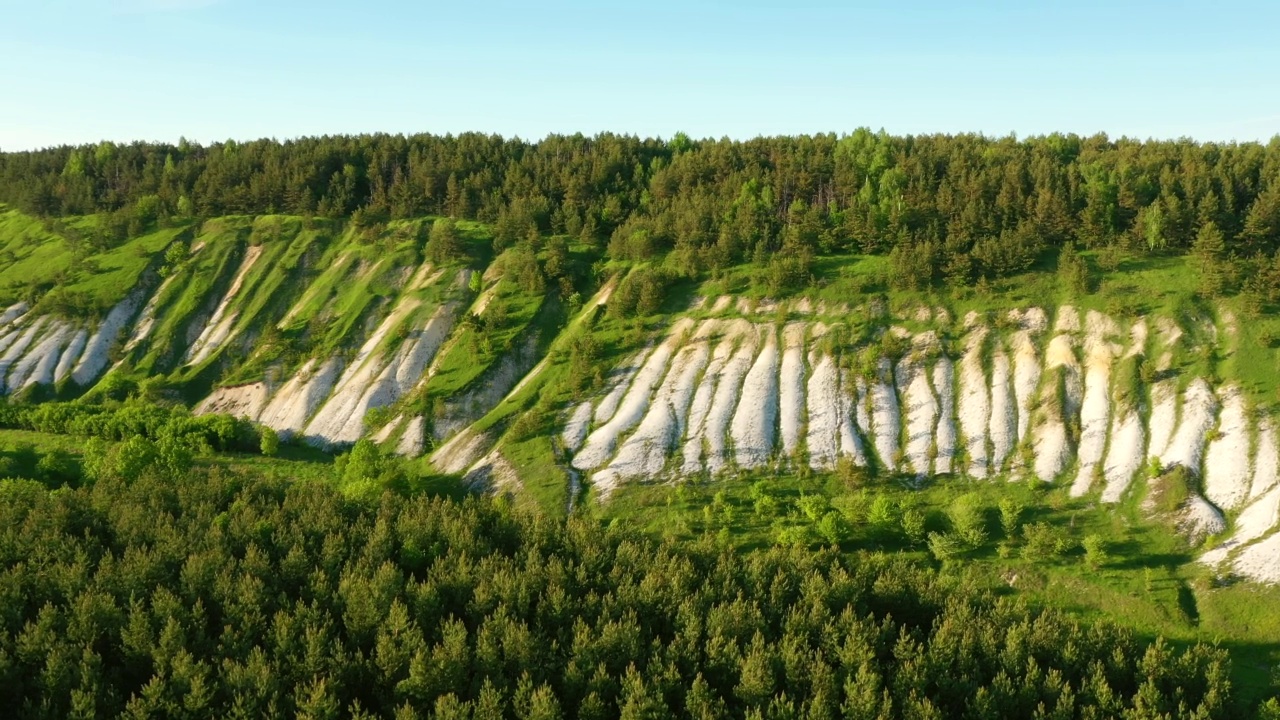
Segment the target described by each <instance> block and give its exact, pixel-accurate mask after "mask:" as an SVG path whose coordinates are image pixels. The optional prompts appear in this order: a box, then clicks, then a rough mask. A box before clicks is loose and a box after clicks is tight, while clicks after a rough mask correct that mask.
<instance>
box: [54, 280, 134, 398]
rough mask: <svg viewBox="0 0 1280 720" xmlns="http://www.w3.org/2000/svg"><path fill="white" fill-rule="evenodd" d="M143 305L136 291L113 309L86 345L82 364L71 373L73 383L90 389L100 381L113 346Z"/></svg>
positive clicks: (79, 363) (81, 359)
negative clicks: (99, 377)
mask: <svg viewBox="0 0 1280 720" xmlns="http://www.w3.org/2000/svg"><path fill="white" fill-rule="evenodd" d="M141 304H142V293H141V292H138V291H136V290H135V291H134V292H132V293H129V296H128V297H126V298H125V299H124V300H121V301H120V302H119V303H117V304H116V306H115V307H113V308H111V311H110V312H108V313H107V316H106V317H105V318H103V320H102V324H101V325H99V326H98V329H97V330H96V331H95V332H94V333H93V335H90V336H89V342H88V343H86V344H85V347H84V353H83V354H82V355H81V356H80V362H78V363H76V369H75V370H72V371H71V381H72V382H74V383H75V384H77V385H79V386H80V387H88V386H89V384H90V383H92V382H93V381H94V380H97V379H98V375H100V374H101V373H102V371H103V370H104V369H105V368H106V367H107V362H108V361H109V360H110V357H109V355H110V350H111V345H112V344H113V343H115V341H116V339H117V338H119V337H120V333H122V332H124V329H125V326H127V325H128V324H129V320H131V319H132V318H133V316H134V314H135V313H137V312H138V306H139V305H141Z"/></svg>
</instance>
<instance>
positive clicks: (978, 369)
mask: <svg viewBox="0 0 1280 720" xmlns="http://www.w3.org/2000/svg"><path fill="white" fill-rule="evenodd" d="M970 316H972V322H973V323H976V322H977V313H974V312H972V311H970V313H969V315H967V316H965V324H966V325H967V326H970V325H971V323H970ZM988 334H989V331H988V330H987V329H986V328H985V327H976V328H974V329H973V331H972V332H970V333H969V336H968V337H967V338H966V339H965V348H964V355H963V357H961V358H960V434H961V435H962V436H963V437H964V447H965V453H966V454H967V455H968V456H969V468H968V470H967V472H968V474H969V475H970V476H971V477H975V478H979V479H981V478H985V477H987V474H988V473H989V468H988V456H987V433H988V426H989V425H990V423H991V396H990V395H989V394H988V393H989V390H988V387H987V379H986V376H985V373H984V372H983V368H982V347H983V345H984V344H985V343H986V340H987V336H988ZM1004 367H1005V383H1004V385H1005V393H1004V394H1005V402H1006V404H1007V403H1008V367H1009V363H1008V361H1007V360H1005V361H1004ZM1008 409H1009V410H1012V407H1009V408H1008Z"/></svg>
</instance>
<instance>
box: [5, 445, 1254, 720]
mask: <svg viewBox="0 0 1280 720" xmlns="http://www.w3.org/2000/svg"><path fill="white" fill-rule="evenodd" d="M28 454H29V451H28ZM10 455H12V453H9V454H7V455H6V456H7V457H8V456H10ZM118 455H124V456H128V458H132V460H128V458H118V459H120V460H128V462H124V464H122V463H121V462H115V463H103V462H95V463H86V466H85V467H84V468H83V469H82V470H81V471H79V472H74V471H73V472H72V475H73V476H74V477H75V479H74V480H73V481H70V482H67V481H66V479H65V477H63V478H54V477H53V476H51V475H46V476H45V481H44V483H43V484H42V483H41V482H38V481H30V480H5V481H2V482H0V527H3V528H4V529H5V530H4V532H3V533H0V567H3V568H4V572H3V574H2V575H0V598H2V600H0V613H2V617H0V623H3V631H2V632H0V687H2V688H3V689H4V695H5V697H6V704H7V707H8V711H7V712H8V713H10V714H9V715H8V716H9V717H14V718H73V717H74V718H95V717H124V718H144V717H191V718H199V717H225V718H262V717H301V718H337V717H354V718H372V717H388V718H390V717H394V718H428V717H431V718H476V719H480V718H485V719H487V718H495V719H496V718H519V719H521V720H524V719H533V718H538V719H544V718H546V719H550V718H561V717H577V718H615V717H621V718H667V717H681V718H897V717H901V718H946V717H964V718H1012V717H1028V718H1030V717H1035V718H1104V717H1125V718H1135V719H1136V718H1166V717H1177V718H1231V717H1239V715H1238V714H1237V713H1239V712H1241V710H1242V709H1241V708H1240V707H1239V705H1238V704H1237V703H1236V701H1235V696H1234V694H1233V689H1232V686H1231V682H1230V680H1229V679H1228V673H1229V667H1230V662H1229V660H1228V657H1227V653H1226V652H1225V651H1224V650H1222V649H1216V648H1212V647H1210V646H1207V645H1195V646H1191V647H1188V648H1175V647H1171V646H1170V645H1168V644H1166V643H1165V642H1164V641H1159V640H1157V641H1155V642H1154V643H1150V642H1147V641H1144V640H1143V639H1142V638H1139V637H1137V636H1135V634H1134V633H1133V632H1132V631H1128V630H1124V629H1121V628H1118V627H1115V626H1112V625H1108V624H1082V623H1079V622H1076V621H1072V620H1070V619H1068V618H1065V617H1064V616H1062V615H1060V614H1058V613H1056V612H1053V611H1044V610H1032V609H1029V608H1028V607H1027V606H1025V605H1024V604H1022V603H1020V602H1019V601H1018V600H1016V599H1014V598H1010V597H1000V596H997V595H995V594H992V593H991V592H989V591H986V590H982V589H980V588H978V587H976V586H975V585H973V584H972V583H969V582H967V581H966V579H965V576H964V575H963V574H960V575H942V574H939V573H936V572H935V571H933V570H932V569H929V568H927V567H922V566H919V565H917V564H915V563H913V562H911V561H908V560H905V559H894V558H892V557H890V556H874V555H869V554H857V555H848V554H842V553H840V552H838V551H835V550H831V549H815V550H808V549H803V548H775V549H772V550H767V551H760V552H753V553H749V554H740V553H738V552H735V551H733V550H732V549H730V548H726V547H723V546H719V545H718V544H717V542H716V540H715V539H714V537H713V536H706V537H704V538H703V539H702V540H699V541H696V542H681V543H671V542H665V543H659V542H656V541H654V540H652V539H650V538H647V537H644V536H641V535H638V534H636V533H634V532H631V531H627V530H625V529H621V528H618V527H611V528H601V527H600V526H598V525H597V524H595V523H594V522H591V521H589V520H586V519H583V518H576V519H570V520H554V519H550V518H548V517H547V516H545V515H542V514H538V513H529V512H524V511H519V510H517V509H515V508H514V507H513V506H512V505H511V503H510V502H507V501H504V500H501V499H497V500H494V499H487V498H476V497H473V498H470V499H466V500H462V501H458V500H450V499H444V498H433V497H430V496H428V495H425V494H414V495H403V494H397V493H393V492H385V493H382V494H380V495H375V496H372V497H362V496H352V495H351V494H349V493H344V492H341V491H340V490H338V489H336V488H335V487H334V486H333V485H332V484H330V483H325V482H298V481H289V480H284V481H281V480H268V479H263V478H260V477H254V476H252V475H247V474H244V473H239V472H235V471H228V470H226V469H223V468H209V467H207V466H188V467H185V468H176V467H174V466H172V465H171V464H169V463H166V462H158V461H153V462H141V463H139V462H137V461H136V459H137V457H139V454H138V453H137V452H136V451H135V449H134V448H129V447H127V445H126V446H125V448H124V449H123V450H122V451H121V452H120V453H118ZM9 459H10V461H12V457H10V458H9ZM43 461H44V458H40V459H39V460H37V463H36V464H37V465H40V466H42V467H49V466H50V465H51V464H50V463H45V462H43ZM130 463H131V464H130ZM33 474H34V473H33ZM50 486H57V488H58V489H55V490H52V491H51V490H50V489H49V488H50ZM1276 709H1277V706H1275V705H1274V704H1268V705H1266V706H1264V707H1263V708H1262V712H1263V716H1264V717H1274V716H1275V714H1274V711H1275V710H1276ZM1268 713H1271V714H1268Z"/></svg>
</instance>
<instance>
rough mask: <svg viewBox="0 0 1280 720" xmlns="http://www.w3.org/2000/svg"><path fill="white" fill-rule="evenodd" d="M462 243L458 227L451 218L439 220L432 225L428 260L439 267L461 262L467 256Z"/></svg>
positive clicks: (427, 251)
mask: <svg viewBox="0 0 1280 720" xmlns="http://www.w3.org/2000/svg"><path fill="white" fill-rule="evenodd" d="M465 254H466V253H465V252H464V250H463V248H462V242H461V241H460V240H459V239H458V227H457V223H455V222H454V221H453V220H452V219H451V218H438V219H437V220H436V221H435V222H434V223H432V224H431V235H430V237H429V238H428V239H427V249H426V256H427V259H428V260H430V261H431V262H433V263H436V264H437V265H444V264H446V263H450V262H453V261H455V260H459V259H461V258H463V257H464V256H465Z"/></svg>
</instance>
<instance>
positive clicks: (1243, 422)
mask: <svg viewBox="0 0 1280 720" xmlns="http://www.w3.org/2000/svg"><path fill="white" fill-rule="evenodd" d="M1218 397H1219V400H1220V402H1221V403H1222V414H1221V415H1220V416H1219V418H1218V437H1217V438H1216V439H1215V440H1213V441H1212V442H1210V443H1209V448H1208V450H1207V451H1206V452H1205V463H1204V494H1205V497H1207V498H1208V499H1209V501H1210V502H1212V503H1213V504H1214V505H1217V506H1218V507H1220V508H1222V509H1223V510H1234V509H1236V508H1237V507H1239V506H1240V505H1241V504H1243V503H1244V501H1245V499H1246V498H1247V497H1248V495H1249V480H1250V472H1249V419H1248V417H1247V415H1246V413H1247V410H1246V408H1245V403H1244V395H1243V394H1242V393H1241V392H1240V388H1238V387H1235V386H1231V387H1228V388H1224V389H1223V390H1221V391H1220V392H1219V396H1218Z"/></svg>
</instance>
